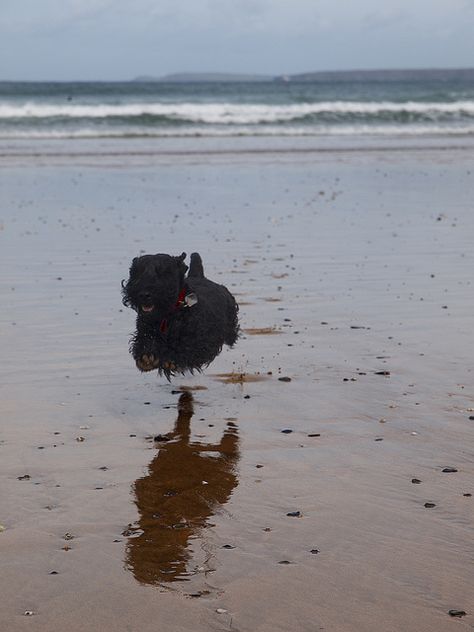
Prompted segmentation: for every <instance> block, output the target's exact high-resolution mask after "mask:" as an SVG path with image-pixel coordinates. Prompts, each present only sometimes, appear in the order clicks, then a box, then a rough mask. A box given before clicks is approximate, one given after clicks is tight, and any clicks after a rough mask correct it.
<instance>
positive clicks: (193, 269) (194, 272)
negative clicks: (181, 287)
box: [188, 252, 204, 279]
mask: <svg viewBox="0 0 474 632" xmlns="http://www.w3.org/2000/svg"><path fill="white" fill-rule="evenodd" d="M188 277H194V278H195V279H196V278H199V279H202V278H203V277H204V268H203V267H202V259H201V257H200V255H199V254H198V253H197V252H193V253H192V255H191V263H190V264H189V272H188Z"/></svg>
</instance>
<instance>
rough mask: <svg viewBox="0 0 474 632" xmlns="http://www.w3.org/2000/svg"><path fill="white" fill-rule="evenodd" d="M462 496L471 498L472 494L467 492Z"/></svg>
mask: <svg viewBox="0 0 474 632" xmlns="http://www.w3.org/2000/svg"><path fill="white" fill-rule="evenodd" d="M463 496H464V497H465V498H471V497H472V494H470V493H469V492H468V493H467V494H463Z"/></svg>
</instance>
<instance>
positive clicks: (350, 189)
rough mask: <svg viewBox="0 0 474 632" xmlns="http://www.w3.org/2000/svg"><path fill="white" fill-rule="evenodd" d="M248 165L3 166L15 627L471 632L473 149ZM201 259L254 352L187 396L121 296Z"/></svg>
mask: <svg viewBox="0 0 474 632" xmlns="http://www.w3.org/2000/svg"><path fill="white" fill-rule="evenodd" d="M244 158H245V155H244V154H240V155H239V157H238V158H236V159H234V158H232V159H231V158H228V159H226V160H225V161H222V163H221V164H216V162H217V160H216V157H213V158H212V159H208V158H207V157H206V156H204V155H203V156H201V157H200V158H199V159H196V160H195V159H194V158H193V160H190V159H189V157H188V158H186V157H181V158H180V157H179V156H178V157H175V158H173V160H171V161H170V162H169V163H168V164H166V161H165V160H161V159H160V161H158V162H156V161H155V162H153V161H152V163H151V164H150V165H148V166H146V165H145V164H143V160H142V161H141V162H140V164H137V162H136V161H135V160H134V159H133V158H131V159H130V163H128V162H127V158H126V157H124V156H122V157H121V158H120V161H119V162H120V164H114V165H109V166H106V165H103V166H102V167H100V166H98V164H97V160H96V159H95V162H94V166H93V167H92V166H89V167H88V166H86V165H85V164H82V163H81V164H79V163H80V162H81V161H77V160H76V159H68V160H67V159H65V158H64V157H62V158H61V161H62V162H61V164H60V166H58V165H57V164H56V163H55V161H53V162H54V163H55V164H51V160H50V159H49V162H48V160H45V164H43V166H41V167H40V166H38V165H37V164H33V161H32V160H29V161H27V162H26V163H24V164H22V165H21V166H16V167H10V168H4V169H3V172H2V180H3V181H2V192H1V196H2V205H1V216H0V222H1V227H2V229H1V231H0V240H1V251H0V269H1V273H0V290H1V293H2V307H3V309H2V312H1V313H0V333H1V346H2V351H3V356H2V357H3V358H4V362H3V364H2V366H1V367H0V372H1V379H0V383H1V388H2V400H1V404H0V406H1V411H2V418H3V420H4V423H3V424H2V429H1V434H0V454H1V460H0V463H1V465H0V468H1V473H2V479H1V480H2V482H1V483H0V486H1V497H2V509H1V515H0V523H1V524H2V525H3V526H4V527H5V530H4V531H3V532H2V533H0V545H1V546H2V561H3V563H2V577H1V579H0V589H1V593H2V604H3V607H2V612H1V614H0V622H1V623H2V626H0V627H2V629H3V628H5V629H8V630H23V629H25V628H26V627H27V626H28V628H30V629H33V630H48V631H51V630H62V629H71V630H83V629H91V630H95V629H97V630H98V629H100V630H112V629H114V630H124V631H125V630H140V631H142V630H155V629H156V621H157V620H159V621H160V623H161V625H162V627H163V629H164V628H167V629H172V630H189V629H191V628H192V629H193V630H209V629H211V630H214V629H215V630H218V629H236V630H258V631H259V632H260V631H265V632H267V631H268V632H269V631H270V630H271V631H272V632H275V631H277V630H279V631H281V632H283V631H285V632H287V631H288V630H293V629H298V630H304V631H306V630H308V631H309V630H314V629H327V630H336V631H341V632H343V631H344V632H346V631H347V630H351V632H358V631H360V632H372V631H373V632H380V631H384V632H385V631H392V630H393V632H395V631H397V632H399V631H400V630H402V629H403V630H404V631H407V632H412V631H413V632H415V631H416V632H420V631H422V632H423V631H425V630H426V631H427V632H428V631H430V632H433V631H436V632H446V631H449V630H450V629H451V628H453V629H454V626H459V625H461V626H463V627H470V626H471V625H472V621H471V618H472V612H473V611H474V603H473V599H472V584H473V580H474V575H473V571H472V564H471V561H472V560H471V548H472V547H471V543H472V519H473V517H474V510H473V507H474V505H473V501H472V497H470V496H468V495H467V494H470V493H474V491H473V489H472V480H473V478H472V474H473V465H472V461H473V460H472V456H473V454H472V450H471V449H470V447H469V446H470V445H472V440H473V435H474V425H473V421H472V420H470V419H469V417H471V416H473V415H474V412H473V409H474V393H473V390H472V362H471V355H472V354H471V347H472V342H473V337H472V327H471V319H472V311H473V298H472V270H473V266H472V263H473V261H472V259H473V255H472V238H473V235H474V224H473V221H474V220H473V216H472V175H471V173H472V170H473V167H474V164H473V163H474V159H473V157H472V154H471V153H470V152H462V151H460V150H456V151H454V150H446V151H445V152H443V153H442V154H440V153H437V152H434V151H432V150H429V149H426V150H423V151H416V152H410V151H407V152H405V153H404V154H401V153H400V152H398V153H397V152H396V153H392V152H389V151H379V152H375V151H371V152H363V151H361V152H353V153H351V154H346V153H344V152H340V153H338V152H337V151H336V152H333V153H331V154H318V153H317V152H315V153H311V152H310V153H301V152H299V153H295V154H291V153H287V154H285V157H284V159H282V155H281V154H275V155H274V156H273V157H272V156H271V155H270V154H265V157H264V158H259V157H258V156H256V155H252V157H251V158H250V157H249V162H248V163H246V161H245V159H244ZM183 250H187V252H188V254H189V253H190V252H192V251H194V250H197V251H199V252H200V253H201V255H202V257H203V260H204V265H205V270H206V273H207V275H208V276H209V277H210V278H211V279H213V280H216V281H218V282H222V283H224V284H226V285H227V286H228V287H229V289H230V290H231V291H232V292H234V293H235V295H236V297H237V300H238V301H239V302H240V303H241V325H242V329H243V334H242V338H241V340H240V341H239V343H238V344H237V345H236V347H235V348H234V349H233V350H224V351H223V353H222V354H221V356H220V357H219V358H218V359H217V360H216V361H215V362H214V363H213V364H212V366H211V367H209V369H208V370H207V371H206V372H205V373H204V374H203V375H198V376H195V377H190V376H186V377H183V378H182V379H178V380H176V381H173V383H172V384H168V383H166V381H165V380H163V379H158V378H157V377H156V376H155V375H154V374H151V375H150V374H146V375H144V374H140V373H138V371H136V369H135V367H134V364H133V361H132V360H131V357H130V356H129V355H128V352H127V342H128V337H129V335H130V334H131V332H132V331H133V320H134V316H133V313H132V312H131V311H130V310H127V309H125V308H123V307H122V305H121V303H120V281H121V279H122V278H125V277H126V276H127V273H128V266H129V263H130V261H131V259H132V257H133V256H136V255H137V254H140V253H143V252H169V253H170V254H178V253H180V252H182V251H183ZM269 299H271V300H269ZM270 332H271V333H273V332H278V335H269V333H270ZM380 373H382V374H380ZM282 378H287V379H282ZM288 378H289V379H288ZM183 393H184V394H183ZM282 431H285V432H282ZM154 437H156V438H157V439H158V440H157V441H153V438H154ZM167 439H168V440H167ZM448 466H450V467H454V468H455V469H456V470H457V472H451V473H445V472H443V471H442V470H443V469H445V468H446V467H448ZM25 477H26V478H25ZM28 477H29V478H28ZM413 478H417V479H419V480H421V483H420V484H414V483H412V479H413ZM20 479H21V480H20ZM427 502H428V503H430V502H431V503H434V504H435V507H434V508H431V509H430V508H425V503H427ZM293 512H299V514H296V515H295V516H292V515H288V514H292V513H293ZM51 573H57V575H56V574H51ZM190 596H192V597H194V598H188V597H190ZM452 608H457V609H461V610H465V611H466V612H467V613H468V614H467V616H466V617H464V618H463V619H453V618H451V617H450V616H449V615H448V611H449V610H450V609H452ZM27 610H31V611H33V612H34V613H35V614H34V616H33V617H31V618H30V617H25V616H24V612H25V611H27Z"/></svg>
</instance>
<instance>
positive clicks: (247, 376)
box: [213, 372, 268, 384]
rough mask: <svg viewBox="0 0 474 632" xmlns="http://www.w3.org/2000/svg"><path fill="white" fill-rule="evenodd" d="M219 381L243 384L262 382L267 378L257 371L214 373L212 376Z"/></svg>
mask: <svg viewBox="0 0 474 632" xmlns="http://www.w3.org/2000/svg"><path fill="white" fill-rule="evenodd" d="M213 377H215V378H217V379H218V380H219V381H220V382H225V383H226V384H244V383H248V382H262V381H263V380H267V379H268V376H267V375H260V374H258V373H236V372H232V373H215V374H214V376H213Z"/></svg>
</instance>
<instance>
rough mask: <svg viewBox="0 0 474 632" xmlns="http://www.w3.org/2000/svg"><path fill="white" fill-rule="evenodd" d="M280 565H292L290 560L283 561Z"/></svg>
mask: <svg viewBox="0 0 474 632" xmlns="http://www.w3.org/2000/svg"><path fill="white" fill-rule="evenodd" d="M278 564H291V562H290V561H289V560H281V561H280V562H278Z"/></svg>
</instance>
